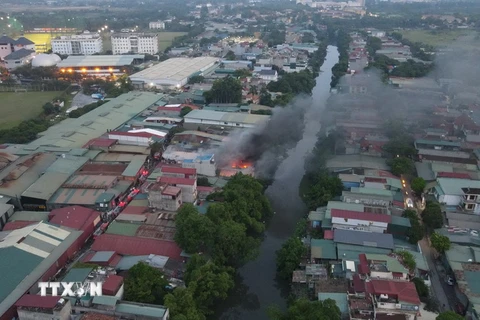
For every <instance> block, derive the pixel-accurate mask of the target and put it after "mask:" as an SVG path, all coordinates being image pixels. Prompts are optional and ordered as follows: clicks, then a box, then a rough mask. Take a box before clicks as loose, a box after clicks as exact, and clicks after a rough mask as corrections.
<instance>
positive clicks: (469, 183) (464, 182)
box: [437, 178, 480, 196]
mask: <svg viewBox="0 0 480 320" xmlns="http://www.w3.org/2000/svg"><path fill="white" fill-rule="evenodd" d="M437 184H438V186H439V187H440V188H441V190H442V191H443V192H444V194H446V195H458V196H460V195H463V194H464V192H463V190H462V188H472V189H475V188H477V189H478V188H480V180H470V179H450V178H438V179H437Z"/></svg>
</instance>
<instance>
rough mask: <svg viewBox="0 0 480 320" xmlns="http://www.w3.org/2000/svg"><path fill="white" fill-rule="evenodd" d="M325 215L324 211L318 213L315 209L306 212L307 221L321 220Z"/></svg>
mask: <svg viewBox="0 0 480 320" xmlns="http://www.w3.org/2000/svg"><path fill="white" fill-rule="evenodd" d="M324 217H325V213H320V212H316V211H311V212H310V213H309V214H308V220H309V221H321V220H323V218H324Z"/></svg>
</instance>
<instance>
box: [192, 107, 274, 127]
mask: <svg viewBox="0 0 480 320" xmlns="http://www.w3.org/2000/svg"><path fill="white" fill-rule="evenodd" d="M184 119H185V121H186V122H188V121H189V120H190V121H192V122H194V121H198V120H212V121H220V122H230V123H242V124H250V125H255V124H260V123H262V122H265V121H267V120H268V119H270V116H266V115H259V114H249V113H239V112H220V111H212V110H193V111H191V112H189V113H188V114H187V115H186V116H185V117H184Z"/></svg>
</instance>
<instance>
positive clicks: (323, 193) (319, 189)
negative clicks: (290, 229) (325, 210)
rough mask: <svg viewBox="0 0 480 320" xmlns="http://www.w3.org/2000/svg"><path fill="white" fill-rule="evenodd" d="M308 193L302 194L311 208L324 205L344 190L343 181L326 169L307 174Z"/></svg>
mask: <svg viewBox="0 0 480 320" xmlns="http://www.w3.org/2000/svg"><path fill="white" fill-rule="evenodd" d="M305 183H306V184H307V185H308V186H307V187H306V193H305V194H303V195H302V197H303V200H304V202H305V203H306V204H307V207H308V208H309V209H310V210H314V209H316V208H318V207H321V206H324V205H326V204H327V203H328V201H330V200H332V199H333V198H334V197H336V196H338V195H340V194H341V193H342V191H343V184H342V181H341V180H340V179H339V178H338V177H335V176H330V175H329V174H328V173H327V172H326V171H321V172H319V173H316V174H313V175H309V176H306V182H305Z"/></svg>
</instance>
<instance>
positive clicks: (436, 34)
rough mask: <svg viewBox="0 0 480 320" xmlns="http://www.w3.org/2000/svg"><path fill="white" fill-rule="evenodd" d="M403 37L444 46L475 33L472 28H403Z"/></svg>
mask: <svg viewBox="0 0 480 320" xmlns="http://www.w3.org/2000/svg"><path fill="white" fill-rule="evenodd" d="M401 33H402V35H403V37H404V38H406V39H408V40H410V41H412V42H422V43H425V44H429V45H432V46H435V47H436V46H444V45H448V44H450V43H453V42H454V41H455V40H458V39H459V38H461V37H463V36H467V35H472V34H475V32H474V31H472V30H465V29H456V30H404V31H401Z"/></svg>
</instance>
